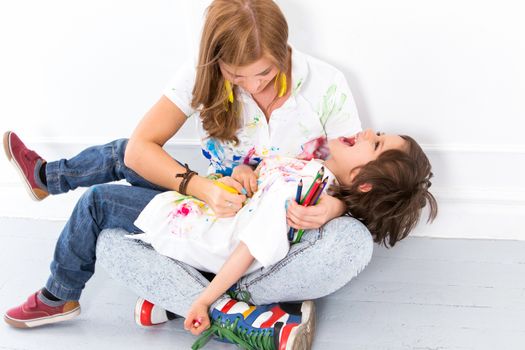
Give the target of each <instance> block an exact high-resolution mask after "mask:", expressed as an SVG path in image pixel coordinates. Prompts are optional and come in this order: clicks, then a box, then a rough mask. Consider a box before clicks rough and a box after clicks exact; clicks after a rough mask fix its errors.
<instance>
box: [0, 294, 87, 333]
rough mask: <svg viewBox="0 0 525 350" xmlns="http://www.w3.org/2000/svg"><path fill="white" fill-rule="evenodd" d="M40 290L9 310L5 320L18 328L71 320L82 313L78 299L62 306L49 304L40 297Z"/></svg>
mask: <svg viewBox="0 0 525 350" xmlns="http://www.w3.org/2000/svg"><path fill="white" fill-rule="evenodd" d="M39 293H41V291H38V292H36V293H34V294H32V295H31V296H29V298H28V299H27V301H26V302H25V303H23V304H22V305H19V306H17V307H14V308H12V309H10V310H8V311H7V312H6V313H5V315H4V321H6V322H7V323H8V324H9V325H11V326H13V327H16V328H32V327H38V326H43V325H45V324H50V323H56V322H62V321H67V320H70V319H72V318H74V317H76V316H78V315H79V314H80V304H79V303H78V301H67V302H66V303H65V304H64V305H61V306H56V307H53V306H48V305H46V304H44V303H43V302H42V301H40V299H39V298H38V294H39Z"/></svg>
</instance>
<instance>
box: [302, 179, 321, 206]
mask: <svg viewBox="0 0 525 350" xmlns="http://www.w3.org/2000/svg"><path fill="white" fill-rule="evenodd" d="M321 182H322V180H321V178H318V179H316V180H315V182H314V184H313V186H312V189H311V190H310V192H309V193H308V196H306V198H305V199H304V201H303V204H302V205H303V207H307V206H309V205H310V203H311V201H312V199H313V198H314V195H315V192H317V189H318V188H319V186H320V185H321Z"/></svg>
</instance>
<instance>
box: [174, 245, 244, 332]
mask: <svg viewBox="0 0 525 350" xmlns="http://www.w3.org/2000/svg"><path fill="white" fill-rule="evenodd" d="M253 260H254V257H253V256H252V255H251V253H250V251H249V249H248V247H247V246H246V244H244V243H243V242H240V243H239V245H238V246H237V248H235V250H234V251H233V253H232V254H231V255H230V257H229V258H228V260H226V262H225V263H224V265H223V266H222V267H221V269H220V271H219V273H218V274H217V275H216V276H215V278H214V279H213V280H212V281H211V283H210V284H209V285H208V287H206V289H205V290H204V292H202V293H201V295H199V297H198V298H197V299H195V301H194V302H193V304H192V305H191V307H190V310H189V311H188V315H187V316H186V320H185V321H184V328H185V329H187V330H189V331H190V332H191V333H192V334H194V335H199V334H201V333H202V332H203V331H204V330H206V329H208V328H209V326H210V320H209V317H208V309H209V308H210V305H211V304H213V302H214V301H215V300H217V299H218V298H219V297H220V296H222V295H223V294H224V292H226V291H227V290H228V288H230V287H231V286H232V285H233V284H234V283H236V282H237V281H238V280H239V279H240V278H241V277H242V275H244V273H245V272H246V271H247V270H248V268H249V267H250V265H251V264H252V262H253Z"/></svg>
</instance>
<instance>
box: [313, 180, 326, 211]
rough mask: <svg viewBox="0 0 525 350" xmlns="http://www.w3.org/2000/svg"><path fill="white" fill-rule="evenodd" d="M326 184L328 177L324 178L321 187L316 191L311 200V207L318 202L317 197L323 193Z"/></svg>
mask: <svg viewBox="0 0 525 350" xmlns="http://www.w3.org/2000/svg"><path fill="white" fill-rule="evenodd" d="M327 182H328V176H327V177H325V178H324V180H323V182H322V183H321V186H319V188H318V189H317V192H315V194H314V198H313V199H312V203H313V204H312V205H316V204H317V201H319V197H321V194H322V193H323V190H324V188H325V187H326V183H327Z"/></svg>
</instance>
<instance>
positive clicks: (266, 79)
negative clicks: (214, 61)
mask: <svg viewBox="0 0 525 350" xmlns="http://www.w3.org/2000/svg"><path fill="white" fill-rule="evenodd" d="M219 67H220V69H221V73H222V75H223V76H224V78H225V79H226V80H229V81H230V82H232V83H233V84H234V85H239V86H240V87H242V88H243V89H244V90H246V91H247V92H249V93H250V94H252V95H257V94H260V93H261V92H262V91H263V90H264V89H265V88H266V87H268V86H269V83H270V82H272V80H273V79H274V78H275V76H276V75H277V73H278V72H279V69H278V68H277V66H276V65H275V64H274V63H273V62H272V61H271V60H270V59H269V58H268V57H262V58H260V59H259V60H257V61H255V62H253V63H251V64H248V65H246V66H239V67H236V66H231V65H229V64H226V63H224V62H222V61H221V60H219Z"/></svg>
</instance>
